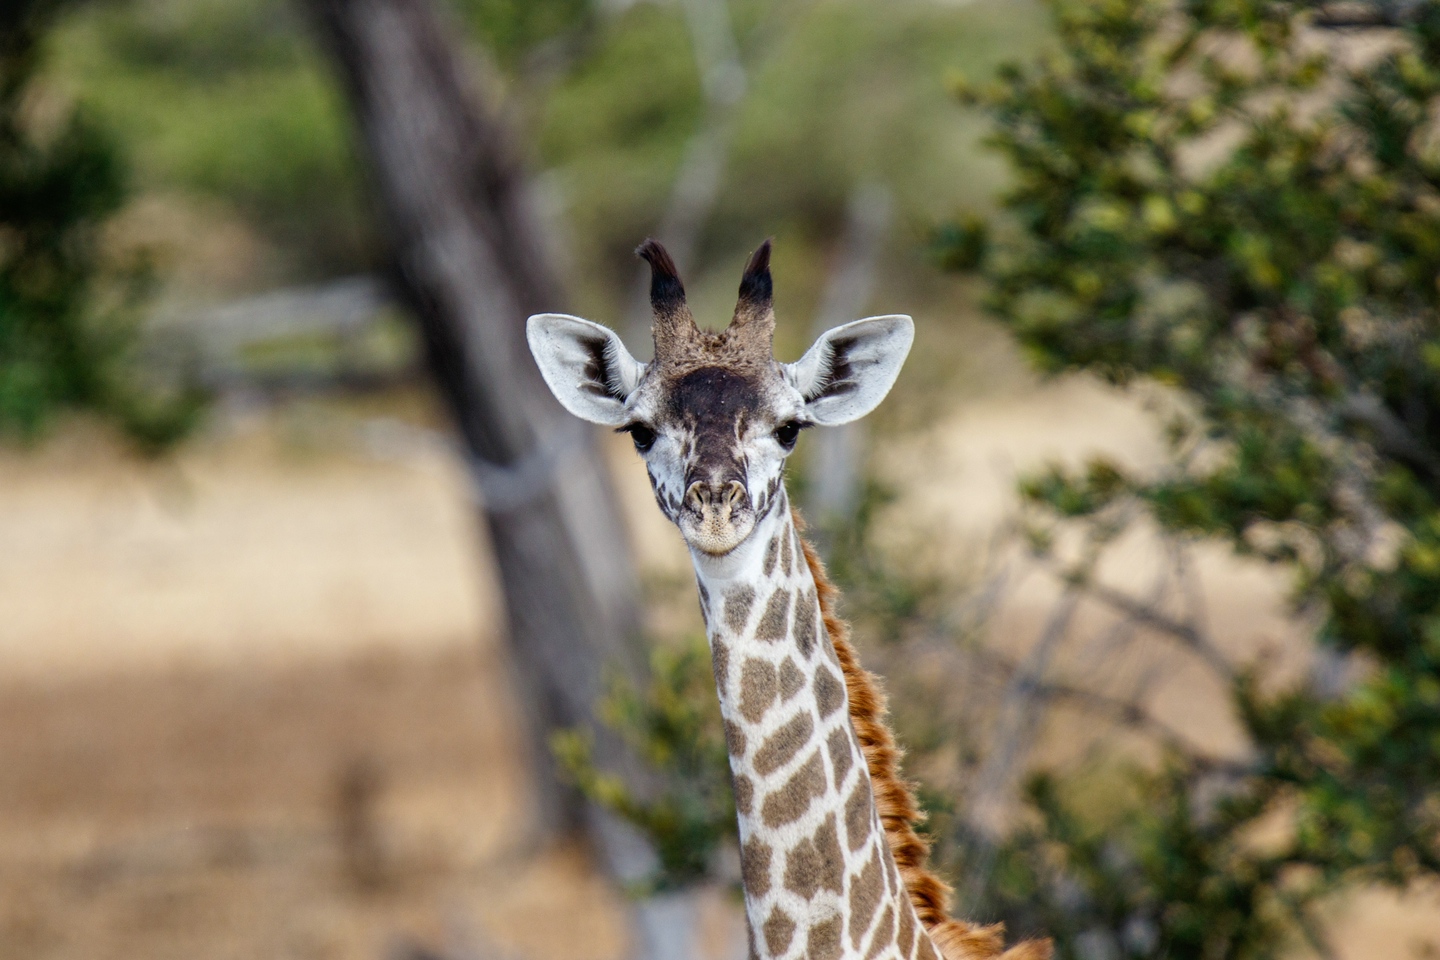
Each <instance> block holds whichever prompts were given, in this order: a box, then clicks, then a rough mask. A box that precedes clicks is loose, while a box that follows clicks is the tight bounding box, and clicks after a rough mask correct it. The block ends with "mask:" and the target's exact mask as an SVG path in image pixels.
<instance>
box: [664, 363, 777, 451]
mask: <svg viewBox="0 0 1440 960" xmlns="http://www.w3.org/2000/svg"><path fill="white" fill-rule="evenodd" d="M667 387H668V389H666V390H665V400H664V409H665V414H666V417H667V419H669V420H670V421H672V422H673V423H675V424H677V425H681V426H686V427H691V428H693V429H694V430H695V431H696V432H697V433H699V434H702V435H703V434H707V433H710V432H713V431H724V432H725V433H727V434H729V435H731V436H733V435H734V427H735V425H736V424H737V423H739V422H741V421H742V420H749V419H751V418H753V417H755V416H757V415H759V414H761V413H763V412H764V411H765V410H766V407H767V404H766V400H767V396H768V393H769V391H768V390H766V389H765V387H766V385H765V384H764V383H762V382H761V380H760V378H759V377H758V376H755V375H753V374H750V373H746V372H740V371H736V370H733V369H729V368H727V367H700V368H699V369H696V370H691V371H689V372H687V373H684V374H682V375H680V376H678V377H676V378H674V379H673V380H671V381H670V382H669V383H668V384H667Z"/></svg>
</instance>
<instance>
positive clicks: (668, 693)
mask: <svg viewBox="0 0 1440 960" xmlns="http://www.w3.org/2000/svg"><path fill="white" fill-rule="evenodd" d="M650 670H651V680H650V685H649V687H648V689H646V690H644V691H636V690H632V689H628V688H626V687H624V686H614V687H613V688H612V690H611V692H610V694H609V695H608V696H607V697H606V699H605V701H604V702H603V703H602V704H601V718H602V719H603V720H604V722H605V724H606V725H607V726H609V727H610V728H612V729H614V730H616V731H618V732H619V733H621V734H622V735H623V736H624V737H625V739H626V740H627V741H628V742H629V743H630V745H631V747H632V748H633V749H634V750H635V753H636V755H637V756H638V757H639V758H640V759H641V760H643V761H644V762H645V763H646V764H647V765H648V766H649V767H650V769H652V770H655V771H658V775H659V777H660V781H661V782H660V783H659V785H658V787H657V788H656V789H654V790H653V791H651V792H650V793H649V794H648V795H646V796H639V795H637V794H636V793H634V792H633V791H632V790H630V789H629V788H628V787H627V786H626V785H625V782H624V780H622V779H621V778H620V777H618V776H614V775H612V774H608V773H605V772H604V771H601V770H599V769H597V768H596V766H595V764H594V763H593V762H592V760H591V741H590V739H589V738H588V736H587V735H586V734H585V733H584V732H583V731H578V730H571V731H566V732H564V733H561V734H558V735H556V737H555V738H554V741H553V747H554V750H555V755H556V757H557V758H558V759H559V760H560V763H561V766H562V767H563V768H564V769H565V770H566V772H567V773H568V774H569V776H570V777H571V779H572V780H573V782H574V783H575V785H576V786H577V787H578V788H579V789H580V791H581V792H582V793H584V794H585V795H586V796H587V797H589V798H591V799H592V800H594V801H595V802H597V803H600V804H603V805H604V806H606V807H608V808H609V809H611V810H613V811H614V812H615V813H617V814H619V815H620V816H622V817H624V818H625V819H626V820H628V821H630V822H631V823H633V824H634V825H635V826H636V827H638V828H639V829H640V830H641V831H642V832H643V833H644V834H645V835H646V836H647V837H648V838H649V839H650V841H651V843H652V844H653V845H654V847H655V852H656V854H657V856H658V857H659V860H660V865H659V870H658V871H657V873H656V874H655V876H654V877H653V878H651V880H650V882H649V883H648V884H647V885H646V886H645V888H644V890H643V891H641V892H646V893H649V892H656V891H663V890H674V889H678V888H681V887H684V886H687V885H689V884H693V883H696V882H697V881H700V880H702V879H704V878H705V877H707V876H708V875H710V873H711V871H712V868H713V865H714V863H713V861H714V859H715V855H716V853H717V851H718V850H719V848H720V847H721V846H722V845H723V844H725V843H727V842H733V841H734V837H735V800H734V797H733V795H732V794H731V791H730V761H729V755H728V754H727V753H726V749H725V734H724V729H723V727H722V726H721V722H720V707H719V702H718V700H717V699H716V697H715V679H714V676H713V675H712V673H711V670H710V647H709V644H708V643H706V641H705V639H704V637H697V638H694V639H693V640H691V641H688V642H686V643H684V644H683V645H680V646H677V647H674V648H671V647H665V646H658V647H656V648H655V649H654V650H653V651H652V652H651V658H650Z"/></svg>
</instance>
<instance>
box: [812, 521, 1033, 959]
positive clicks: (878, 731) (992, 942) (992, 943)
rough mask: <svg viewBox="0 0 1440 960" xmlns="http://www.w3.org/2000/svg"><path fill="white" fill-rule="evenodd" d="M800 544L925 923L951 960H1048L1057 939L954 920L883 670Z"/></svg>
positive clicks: (897, 853) (884, 820)
mask: <svg viewBox="0 0 1440 960" xmlns="http://www.w3.org/2000/svg"><path fill="white" fill-rule="evenodd" d="M792 517H793V519H794V522H795V529H796V530H797V531H803V530H804V529H805V524H804V521H803V520H802V519H801V517H800V513H799V511H792ZM800 543H801V546H803V547H804V549H805V562H806V563H807V564H809V566H810V574H811V576H813V577H814V578H815V588H816V592H817V593H818V595H819V598H820V613H821V615H822V616H823V617H824V620H825V630H826V632H827V633H829V634H830V641H831V643H833V644H834V645H835V655H836V656H837V657H838V658H839V660H840V669H841V671H842V672H843V673H844V674H845V687H846V690H847V691H848V693H849V695H850V722H851V724H852V725H853V726H854V728H855V736H856V737H857V738H858V739H859V741H860V749H861V751H862V752H863V753H864V754H865V762H866V764H867V765H868V766H869V768H870V783H871V786H872V788H873V790H874V794H875V809H876V810H877V811H878V812H879V814H880V824H881V826H883V827H884V829H885V840H886V842H888V843H889V844H890V852H891V853H892V854H893V855H894V857H895V865H896V866H897V867H899V868H900V877H901V879H902V880H904V882H905V889H906V891H907V892H908V893H909V894H910V902H911V903H912V904H914V905H915V913H916V915H917V916H918V917H919V919H920V923H921V924H922V925H924V927H925V930H926V932H927V933H929V934H930V939H931V940H932V941H934V943H935V946H936V947H937V948H938V949H939V950H940V953H941V954H942V955H943V956H944V958H945V960H992V958H1001V957H1003V958H1004V960H1048V958H1049V957H1050V954H1051V945H1050V941H1049V940H1027V941H1025V942H1023V943H1020V944H1017V945H1016V946H1014V947H1011V948H1010V949H1009V950H1005V949H1004V945H1005V942H1004V933H1005V925H1004V924H1000V923H995V924H990V925H989V926H975V925H973V924H969V923H966V922H965V921H964V920H955V919H952V918H951V917H950V915H949V913H948V911H947V909H946V901H947V899H948V897H949V895H950V888H949V887H948V886H947V885H946V884H945V883H944V881H942V880H941V879H940V878H939V877H937V876H936V875H935V874H934V873H932V872H931V871H930V869H929V867H928V866H927V862H928V860H929V858H930V845H929V844H928V843H926V842H925V841H924V840H922V839H920V837H919V835H917V834H916V833H915V825H916V824H918V823H920V822H922V821H923V819H924V814H923V813H921V812H920V807H919V805H918V804H917V803H916V801H915V794H914V791H913V790H911V788H910V784H908V783H906V782H905V781H904V780H903V779H901V777H900V757H901V751H900V748H899V747H897V746H896V745H895V737H894V736H893V735H892V734H891V732H890V727H889V725H888V724H887V723H886V721H885V714H886V712H887V708H886V702H885V694H884V693H883V692H882V691H881V689H880V684H879V681H878V680H877V678H876V677H875V675H874V674H873V673H870V672H869V671H868V670H866V669H865V668H864V667H862V666H861V665H860V659H859V657H857V656H856V654H855V648H854V647H853V646H851V645H850V625H849V624H848V623H846V622H845V621H844V620H841V619H840V618H839V617H838V616H837V615H836V612H835V602H836V599H837V598H838V597H839V595H840V591H839V588H837V587H836V586H835V585H834V584H833V583H831V582H830V579H829V577H828V576H826V574H825V565H824V563H822V562H821V560H820V557H819V555H818V554H816V552H815V548H814V547H813V546H811V544H810V542H809V541H808V540H806V539H805V538H804V537H803V536H802V537H801V538H800Z"/></svg>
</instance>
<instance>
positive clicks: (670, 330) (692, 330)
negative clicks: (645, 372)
mask: <svg viewBox="0 0 1440 960" xmlns="http://www.w3.org/2000/svg"><path fill="white" fill-rule="evenodd" d="M635 255H636V256H637V257H639V258H640V259H642V260H644V261H645V262H646V263H648V264H650V311H651V314H652V316H653V321H652V326H651V333H652V335H653V336H654V338H655V356H656V358H657V359H663V358H664V357H667V356H670V355H673V354H675V353H676V352H678V351H679V348H680V346H681V343H682V342H683V341H686V340H689V339H691V338H693V337H695V336H697V335H698V334H699V329H698V328H697V327H696V326H695V318H694V317H692V316H691V315H690V308H689V307H688V306H687V305H686V303H685V285H684V284H683V283H681V282H680V271H679V270H678V269H676V267H675V260H674V259H673V258H672V257H671V256H670V252H669V251H668V250H666V249H665V248H664V247H663V246H661V245H660V241H658V240H655V239H653V238H649V237H647V238H646V239H645V242H644V243H642V244H640V246H638V247H636V248H635Z"/></svg>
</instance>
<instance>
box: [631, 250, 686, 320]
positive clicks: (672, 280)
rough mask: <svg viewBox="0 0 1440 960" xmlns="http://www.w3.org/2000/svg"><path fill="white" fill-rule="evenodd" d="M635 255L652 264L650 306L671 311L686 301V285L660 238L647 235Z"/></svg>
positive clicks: (662, 311) (656, 309) (663, 310)
mask: <svg viewBox="0 0 1440 960" xmlns="http://www.w3.org/2000/svg"><path fill="white" fill-rule="evenodd" d="M635 256H637V257H639V258H640V259H642V260H644V261H645V262H646V263H648V264H650V306H651V307H652V308H653V309H654V310H655V311H656V312H660V313H669V312H671V311H673V310H675V309H677V308H678V307H679V306H681V305H682V304H684V302H685V285H684V284H682V283H681V282H680V271H679V270H677V269H676V268H675V261H674V260H672V259H671V258H670V253H669V251H667V250H666V249H665V248H664V247H662V246H661V245H660V242H659V241H658V240H654V239H651V238H649V237H647V238H646V239H645V242H644V243H642V244H640V246H638V247H636V248H635Z"/></svg>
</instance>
